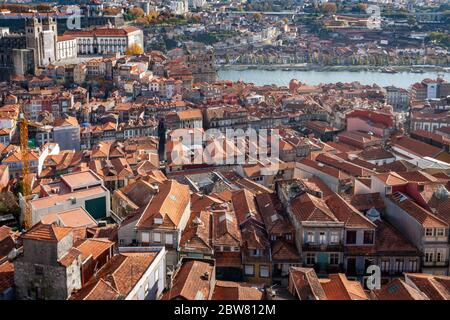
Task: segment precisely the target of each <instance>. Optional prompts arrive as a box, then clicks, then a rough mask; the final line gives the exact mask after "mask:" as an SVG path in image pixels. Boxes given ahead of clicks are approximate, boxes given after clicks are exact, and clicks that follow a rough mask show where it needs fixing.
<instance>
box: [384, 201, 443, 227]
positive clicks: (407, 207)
mask: <svg viewBox="0 0 450 320" xmlns="http://www.w3.org/2000/svg"><path fill="white" fill-rule="evenodd" d="M388 199H389V200H391V201H392V202H394V203H395V204H396V205H397V206H398V207H400V208H401V209H403V211H405V212H406V213H407V214H409V215H410V216H411V217H412V218H413V219H415V220H416V221H417V222H418V223H419V224H421V225H422V226H423V227H425V228H448V226H449V225H448V223H446V222H445V221H444V220H442V219H441V218H439V217H438V216H436V215H434V214H433V213H431V212H429V211H427V210H425V209H424V208H422V207H421V206H419V205H418V204H417V203H416V202H414V201H413V200H412V199H411V198H409V197H408V196H406V195H404V194H403V193H401V192H396V193H394V194H392V195H389V196H388Z"/></svg>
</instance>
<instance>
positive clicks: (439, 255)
mask: <svg viewBox="0 0 450 320" xmlns="http://www.w3.org/2000/svg"><path fill="white" fill-rule="evenodd" d="M444 260H445V250H444V249H437V250H436V262H444Z"/></svg>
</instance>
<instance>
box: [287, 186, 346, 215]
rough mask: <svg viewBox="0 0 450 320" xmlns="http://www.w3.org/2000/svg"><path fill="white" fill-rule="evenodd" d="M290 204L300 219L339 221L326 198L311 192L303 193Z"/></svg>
mask: <svg viewBox="0 0 450 320" xmlns="http://www.w3.org/2000/svg"><path fill="white" fill-rule="evenodd" d="M290 205H291V208H292V211H293V213H294V215H295V216H296V217H297V219H298V220H299V221H302V222H303V221H324V222H327V221H328V222H338V219H337V218H336V217H335V215H334V214H333V212H332V211H331V210H330V208H329V207H328V206H327V204H326V202H325V200H324V199H322V198H318V197H315V196H313V195H311V194H309V193H303V194H301V195H300V196H299V197H297V198H295V199H294V200H293V201H292V202H291V204H290Z"/></svg>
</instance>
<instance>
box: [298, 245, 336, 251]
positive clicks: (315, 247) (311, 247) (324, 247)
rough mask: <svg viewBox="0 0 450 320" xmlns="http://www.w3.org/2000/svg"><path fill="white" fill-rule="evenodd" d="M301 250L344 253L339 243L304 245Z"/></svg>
mask: <svg viewBox="0 0 450 320" xmlns="http://www.w3.org/2000/svg"><path fill="white" fill-rule="evenodd" d="M302 250H303V251H316V252H327V251H344V246H343V245H342V244H341V243H336V244H317V243H305V244H303V246H302Z"/></svg>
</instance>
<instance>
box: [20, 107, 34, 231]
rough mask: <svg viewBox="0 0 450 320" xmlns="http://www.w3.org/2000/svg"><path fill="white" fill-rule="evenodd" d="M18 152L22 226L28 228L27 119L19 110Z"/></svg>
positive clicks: (29, 193) (28, 167)
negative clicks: (22, 204)
mask: <svg viewBox="0 0 450 320" xmlns="http://www.w3.org/2000/svg"><path fill="white" fill-rule="evenodd" d="M19 128H20V152H21V154H22V192H23V199H24V204H25V214H24V216H23V227H24V228H25V229H27V230H28V229H29V228H31V227H32V220H31V205H30V199H29V197H30V195H31V185H30V182H31V181H30V163H29V160H28V156H29V149H28V119H27V118H26V116H25V112H23V110H21V112H20V127H19Z"/></svg>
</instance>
